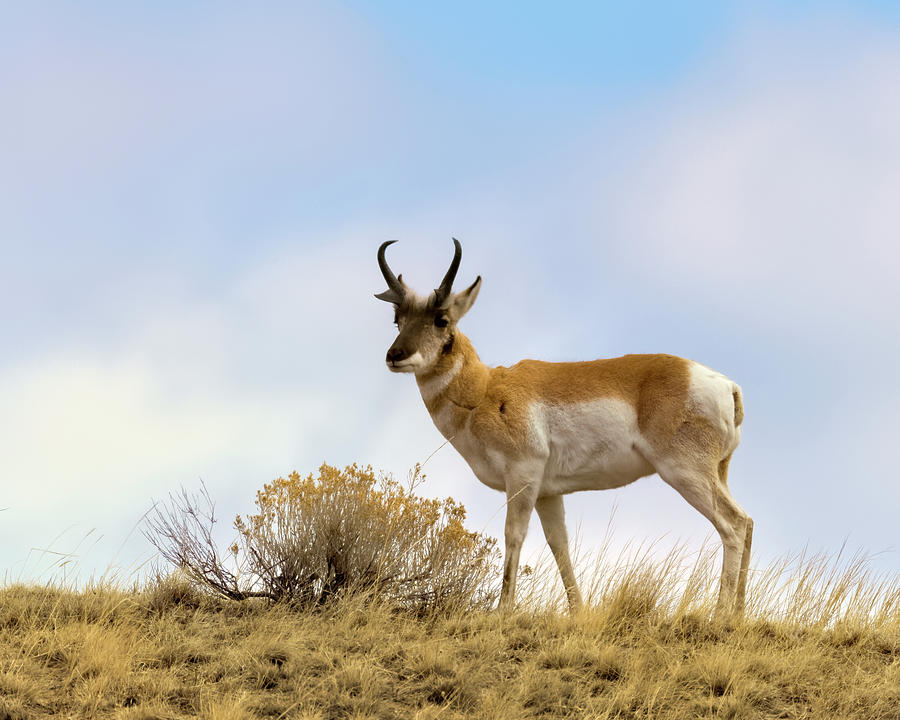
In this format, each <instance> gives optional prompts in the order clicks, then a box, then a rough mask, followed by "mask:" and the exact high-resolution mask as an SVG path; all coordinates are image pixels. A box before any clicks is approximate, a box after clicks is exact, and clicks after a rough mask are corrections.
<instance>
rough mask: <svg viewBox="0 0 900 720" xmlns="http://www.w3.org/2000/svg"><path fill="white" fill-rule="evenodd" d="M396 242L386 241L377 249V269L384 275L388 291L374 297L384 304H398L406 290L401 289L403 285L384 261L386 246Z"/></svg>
mask: <svg viewBox="0 0 900 720" xmlns="http://www.w3.org/2000/svg"><path fill="white" fill-rule="evenodd" d="M395 242H397V241H396V240H388V241H387V242H383V243H381V247H380V248H378V267H379V268H381V274H382V275H384V279H385V280H386V281H387V284H388V289H387V290H386V291H385V292H383V293H379V294H378V295H376V296H375V297H376V298H378V299H379V300H384V301H385V302H391V303H396V304H398V305H399V304H400V302H401V301H402V300H403V296H404V295H405V294H406V290H405V289H404V287H403V283H401V282H400V281H399V280H398V279H397V277H396V276H395V275H394V273H393V272H392V271H391V269H390V268H389V267H388V264H387V260H385V259H384V251H385V250H386V249H387V246H388V245H393V244H394V243H395Z"/></svg>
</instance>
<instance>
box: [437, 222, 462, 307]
mask: <svg viewBox="0 0 900 720" xmlns="http://www.w3.org/2000/svg"><path fill="white" fill-rule="evenodd" d="M452 240H453V245H454V246H455V248H456V249H455V250H454V252H453V260H452V261H451V262H450V269H449V270H448V271H447V274H446V275H444V279H443V280H441V286H440V287H439V288H437V289H435V291H434V304H435V305H442V304H443V303H444V301H445V300H446V299H447V298H448V297H450V289H451V288H452V287H453V281H454V280H456V271H457V270H459V261H460V260H462V246H461V245H460V244H459V240H457V239H456V238H452Z"/></svg>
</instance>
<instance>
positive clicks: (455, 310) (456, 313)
mask: <svg viewBox="0 0 900 720" xmlns="http://www.w3.org/2000/svg"><path fill="white" fill-rule="evenodd" d="M479 290H481V275H479V276H478V277H477V278H476V279H475V282H473V283H472V284H471V285H469V287H467V288H466V289H465V290H463V291H462V292H458V293H455V294H454V295H451V296H450V300H449V302H447V311H448V313H449V315H450V316H451V317H452V318H453V321H454V322H457V321H459V319H460V318H461V317H462V316H463V315H465V314H466V313H467V312H469V308H470V307H472V303H474V302H475V298H477V297H478V291H479Z"/></svg>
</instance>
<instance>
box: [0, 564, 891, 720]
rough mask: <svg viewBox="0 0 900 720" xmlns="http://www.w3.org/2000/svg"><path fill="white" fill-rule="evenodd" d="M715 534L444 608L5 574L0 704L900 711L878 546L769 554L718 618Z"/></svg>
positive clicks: (395, 714)
mask: <svg viewBox="0 0 900 720" xmlns="http://www.w3.org/2000/svg"><path fill="white" fill-rule="evenodd" d="M714 550H715V548H712V547H710V548H708V549H707V550H706V551H704V553H701V555H700V557H699V558H698V557H694V556H690V555H689V554H688V553H687V552H686V551H684V550H683V549H677V548H676V550H674V551H672V552H670V553H668V554H666V555H665V556H664V557H663V558H662V559H661V560H657V561H651V560H649V559H648V557H649V556H651V555H652V552H651V551H650V548H646V547H645V548H640V547H637V548H633V549H632V550H631V551H630V552H629V553H627V554H626V556H625V557H624V558H619V557H617V558H616V562H615V564H614V565H613V564H609V563H606V562H605V561H604V559H603V557H602V553H601V556H600V557H594V558H591V559H589V560H583V561H582V563H581V567H582V575H583V581H585V583H584V584H585V588H586V591H587V592H586V594H587V595H588V596H589V597H590V598H591V607H590V609H588V610H586V611H585V612H583V613H582V614H580V615H578V616H577V617H568V616H566V615H564V614H561V613H560V612H558V609H557V607H556V606H557V605H558V604H559V603H560V602H561V596H560V592H559V588H558V587H557V586H555V585H554V584H553V583H554V582H555V581H553V582H551V578H553V577H554V575H553V573H555V569H554V568H552V566H550V565H549V564H539V566H538V567H536V568H534V569H533V570H532V571H531V573H530V574H526V575H525V576H524V577H523V578H522V582H523V587H524V595H523V597H522V600H523V602H522V605H521V606H520V608H519V610H518V611H517V612H515V613H513V614H510V615H507V616H500V615H498V614H496V613H489V612H477V611H468V612H462V611H459V610H452V611H449V610H448V611H447V612H444V613H441V612H434V613H432V614H430V615H427V616H424V617H423V616H422V615H421V614H413V613H411V612H404V611H398V610H396V609H391V608H390V607H388V606H387V605H386V604H384V603H379V602H377V601H374V602H373V601H372V598H364V597H362V596H359V595H356V596H348V597H345V598H343V599H342V600H341V601H339V602H336V603H334V604H332V605H329V606H327V607H323V608H318V609H306V610H297V609H294V610H291V609H289V608H288V607H286V606H283V605H274V606H273V605H271V604H269V603H266V602H263V601H260V600H248V601H244V602H233V601H228V600H224V599H216V598H213V597H211V596H209V595H202V594H199V593H198V592H197V591H195V590H193V589H192V588H191V587H190V586H187V585H185V584H184V583H183V582H179V581H177V580H175V579H167V580H163V581H159V582H157V583H155V584H151V585H150V586H148V587H146V588H143V589H134V590H131V591H123V590H117V589H113V588H101V587H97V588H92V589H87V590H83V591H79V592H75V591H71V590H66V589H54V588H50V587H26V586H21V585H10V586H7V587H5V588H3V589H2V590H0V718H3V719H7V718H9V719H19V718H21V719H25V718H37V717H46V716H50V715H54V716H69V717H122V718H135V719H137V718H144V719H147V720H149V719H150V718H181V717H198V716H199V717H209V718H223V719H224V718H229V719H230V718H235V719H236V718H273V719H274V718H280V717H291V718H309V719H313V718H315V719H318V720H326V719H331V718H334V719H337V718H404V719H407V718H420V719H422V720H426V719H431V718H441V719H442V720H450V719H452V718H486V719H491V718H497V719H498V720H499V719H500V718H504V719H505V718H529V717H546V718H554V717H577V718H582V717H584V718H697V717H727V718H770V717H782V718H860V720H878V719H882V718H883V719H888V718H900V592H898V584H897V580H896V578H894V579H891V578H877V577H872V576H871V575H870V574H869V573H868V571H867V569H866V564H865V561H864V559H862V558H850V559H848V560H847V561H846V562H844V561H842V560H841V559H840V558H836V559H829V558H825V557H812V558H804V557H795V558H791V559H788V560H785V561H783V562H780V563H776V564H774V565H773V566H771V567H769V568H764V569H757V570H755V571H754V574H753V578H752V583H751V586H750V610H749V612H748V615H747V617H746V618H745V619H743V620H741V621H738V622H734V623H732V624H730V625H725V624H721V623H720V624H716V623H713V622H711V621H710V619H709V610H710V608H711V605H712V597H711V590H712V589H714V585H715V582H714V580H715V564H716V562H717V560H718V557H717V556H716V554H715V552H714Z"/></svg>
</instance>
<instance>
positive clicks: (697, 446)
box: [375, 238, 753, 615]
mask: <svg viewBox="0 0 900 720" xmlns="http://www.w3.org/2000/svg"><path fill="white" fill-rule="evenodd" d="M393 242H396V241H395V240H392V241H389V242H385V243H383V244H382V245H381V247H380V248H379V249H378V265H379V267H380V268H381V272H382V274H383V275H384V279H385V280H386V281H387V284H388V290H387V291H385V292H383V293H380V294H378V295H376V296H375V297H376V298H378V299H379V300H384V301H386V302H389V303H392V304H393V305H394V310H395V314H394V322H395V323H396V325H397V328H398V330H399V335H398V336H397V339H396V340H394V342H393V344H392V345H391V347H390V349H389V350H388V352H387V366H388V368H389V369H390V370H391V371H392V372H411V373H414V374H415V376H416V381H417V383H418V385H419V390H420V392H421V393H422V399H423V400H424V401H425V407H426V408H427V409H428V412H429V414H430V415H431V419H432V420H433V421H434V424H435V425H436V426H437V428H438V430H440V432H441V434H442V435H443V436H444V437H445V438H447V440H449V441H450V443H451V444H452V445H453V447H455V448H456V449H457V451H459V453H460V454H461V455H462V456H463V458H464V459H465V460H466V462H467V463H468V464H469V466H470V467H471V468H472V471H473V472H474V473H475V475H476V477H477V478H478V479H479V480H480V481H481V482H483V483H484V484H485V485H487V486H488V487H491V488H494V489H495V490H501V491H503V492H505V493H506V497H507V509H506V527H505V540H506V553H505V558H504V567H503V585H502V589H501V592H500V605H499V606H500V609H501V610H506V609H508V608H510V607H511V606H512V604H513V602H514V598H515V588H516V573H517V571H518V566H519V552H520V550H521V548H522V541H523V540H524V539H525V534H526V532H527V530H528V521H529V518H530V517H531V511H532V510H534V509H536V510H537V513H538V517H539V518H540V520H541V525H542V526H543V528H544V534H545V536H546V538H547V543H548V544H549V545H550V549H551V551H552V552H553V556H554V557H555V559H556V563H557V565H558V566H559V572H560V575H561V576H562V581H563V585H564V586H565V589H566V593H567V596H568V599H569V606H570V609H571V610H572V611H575V610H577V609H578V608H580V607H581V605H582V599H581V593H580V592H579V590H578V585H577V582H576V579H575V573H574V571H573V569H572V561H571V558H570V556H569V541H568V537H567V534H566V525H565V514H564V510H563V499H562V496H563V495H565V494H567V493H571V492H576V491H578V490H606V489H609V488H616V487H621V486H623V485H627V484H629V483H631V482H634V481H635V480H637V479H638V478H641V477H645V476H647V475H651V474H653V473H658V474H659V475H660V477H662V479H663V480H664V481H665V482H667V483H668V484H669V485H671V486H672V487H673V488H675V489H676V490H677V491H678V492H679V493H681V495H682V496H683V497H684V499H685V500H687V501H688V502H689V503H690V504H691V505H693V506H694V507H695V508H696V509H697V510H699V511H700V512H701V513H702V514H703V515H704V516H705V517H706V518H707V519H708V520H709V521H710V522H711V523H712V524H713V526H715V528H716V530H717V531H718V533H719V536H720V537H721V539H722V546H723V562H722V576H721V579H720V584H719V600H718V605H717V615H718V614H722V613H729V612H735V613H739V612H741V611H742V610H743V607H744V598H745V595H746V585H747V567H748V564H749V561H750V542H751V539H752V534H753V520H751V519H750V517H749V516H748V515H747V513H745V512H744V511H743V510H742V509H741V507H740V506H739V505H738V504H737V502H735V500H734V498H733V497H732V496H731V492H729V490H728V484H727V476H728V463H729V461H730V460H731V455H732V453H733V452H734V450H735V448H736V447H737V446H738V442H739V441H740V437H741V421H742V419H743V417H744V411H743V405H742V402H741V389H740V388H739V387H738V385H737V384H736V383H734V382H732V381H731V380H729V379H728V378H726V377H725V376H724V375H720V374H719V373H717V372H715V371H713V370H710V369H709V368H707V367H704V366H703V365H700V364H699V363H696V362H693V361H692V360H686V359H684V358H680V357H675V356H673V355H625V356H624V357H619V358H611V359H608V360H593V361H590V362H555V363H551V362H541V361H539V360H522V361H521V362H519V363H516V364H515V365H513V366H512V367H508V368H507V367H494V368H490V367H488V366H487V365H485V364H484V363H483V362H481V360H480V359H479V358H478V355H477V354H476V352H475V349H474V348H473V347H472V343H471V342H469V339H468V338H467V337H466V336H465V335H463V334H462V333H461V332H460V331H459V330H458V329H457V323H458V322H459V320H460V319H461V318H462V316H463V315H465V314H466V312H468V310H469V308H471V307H472V303H474V302H475V298H476V297H477V296H478V291H479V289H480V288H481V276H480V275H479V276H478V278H476V280H475V282H474V283H472V284H471V285H470V286H469V287H468V288H466V289H465V290H463V291H462V292H459V293H453V292H451V287H452V285H453V281H454V279H455V278H456V272H457V270H458V269H459V263H460V260H461V258H462V248H461V247H460V244H459V242H458V241H457V240H456V239H455V238H454V239H453V243H454V245H455V253H454V256H453V261H452V262H451V263H450V269H449V270H448V271H447V274H446V275H445V276H444V279H443V281H442V282H441V284H440V286H439V287H438V288H437V289H436V290H434V292H432V293H430V294H429V295H428V296H427V297H422V296H420V295H417V294H416V293H415V292H413V291H412V290H411V289H410V288H409V287H408V286H407V285H406V284H405V283H404V282H403V276H402V275H400V276H399V277H397V276H395V275H394V273H393V272H392V271H391V269H390V267H388V264H387V261H386V260H385V257H384V252H385V249H386V248H387V247H388V245H390V244H391V243H393Z"/></svg>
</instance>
